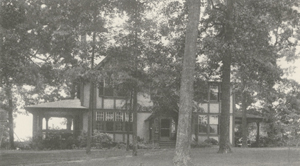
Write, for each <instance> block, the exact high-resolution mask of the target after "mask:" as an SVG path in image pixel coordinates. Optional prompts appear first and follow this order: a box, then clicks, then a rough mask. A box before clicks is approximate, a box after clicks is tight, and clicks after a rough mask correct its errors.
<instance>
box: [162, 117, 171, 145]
mask: <svg viewBox="0 0 300 166" xmlns="http://www.w3.org/2000/svg"><path fill="white" fill-rule="evenodd" d="M170 134H171V119H161V120H160V140H161V141H168V140H170Z"/></svg>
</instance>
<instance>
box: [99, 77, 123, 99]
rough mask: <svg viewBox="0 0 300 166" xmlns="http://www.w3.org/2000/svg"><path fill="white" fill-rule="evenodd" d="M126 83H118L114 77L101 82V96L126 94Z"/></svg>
mask: <svg viewBox="0 0 300 166" xmlns="http://www.w3.org/2000/svg"><path fill="white" fill-rule="evenodd" d="M126 90H127V89H126V87H124V84H116V83H114V82H113V81H112V79H105V80H104V81H102V82H99V96H126Z"/></svg>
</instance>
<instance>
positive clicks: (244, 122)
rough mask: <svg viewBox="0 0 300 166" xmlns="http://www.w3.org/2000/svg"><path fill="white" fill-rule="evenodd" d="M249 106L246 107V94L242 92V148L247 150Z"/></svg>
mask: <svg viewBox="0 0 300 166" xmlns="http://www.w3.org/2000/svg"><path fill="white" fill-rule="evenodd" d="M246 109H247V106H246V92H242V147H243V148H247V147H248V144H247V139H248V127H247V115H246V114H247V110H246Z"/></svg>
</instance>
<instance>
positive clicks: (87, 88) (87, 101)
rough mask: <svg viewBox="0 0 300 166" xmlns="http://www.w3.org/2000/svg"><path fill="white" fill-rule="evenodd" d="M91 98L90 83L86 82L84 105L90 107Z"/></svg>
mask: <svg viewBox="0 0 300 166" xmlns="http://www.w3.org/2000/svg"><path fill="white" fill-rule="evenodd" d="M89 99H90V84H89V83H87V84H84V86H83V106H84V107H87V108H88V107H89Z"/></svg>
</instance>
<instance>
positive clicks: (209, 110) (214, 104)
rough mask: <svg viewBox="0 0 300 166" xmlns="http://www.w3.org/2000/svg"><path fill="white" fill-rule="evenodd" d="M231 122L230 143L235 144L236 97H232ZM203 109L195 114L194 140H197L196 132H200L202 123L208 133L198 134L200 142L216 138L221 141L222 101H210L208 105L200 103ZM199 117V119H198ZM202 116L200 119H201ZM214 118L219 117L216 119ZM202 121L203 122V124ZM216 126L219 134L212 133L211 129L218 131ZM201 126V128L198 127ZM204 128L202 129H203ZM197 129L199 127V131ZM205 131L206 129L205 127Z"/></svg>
mask: <svg viewBox="0 0 300 166" xmlns="http://www.w3.org/2000/svg"><path fill="white" fill-rule="evenodd" d="M230 103H231V105H230V122H229V135H230V137H229V141H230V143H232V144H233V139H234V137H233V134H234V129H233V126H234V118H233V112H234V96H233V95H231V96H230ZM198 106H199V107H201V109H200V111H198V112H197V113H196V112H194V113H193V116H196V117H193V118H194V119H193V125H192V131H193V132H192V139H195V138H196V134H195V130H198V131H200V129H199V128H200V127H199V126H200V123H203V126H205V125H207V126H208V127H207V131H203V132H199V133H198V141H204V140H206V139H208V138H214V139H215V140H217V141H219V133H220V131H219V130H220V114H221V101H220V100H214V101H209V102H206V103H200V104H199V105H198ZM197 116H198V117H197ZM199 116H200V117H199ZM213 117H218V119H217V120H216V118H213ZM198 118H199V119H198ZM201 121H202V122H201ZM216 124H217V125H218V127H217V130H218V131H217V133H214V132H210V130H212V129H211V128H210V127H215V128H214V130H215V129H216ZM197 125H199V126H197ZM203 126H202V127H203ZM195 127H199V128H198V129H195ZM204 129H205V127H204Z"/></svg>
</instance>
